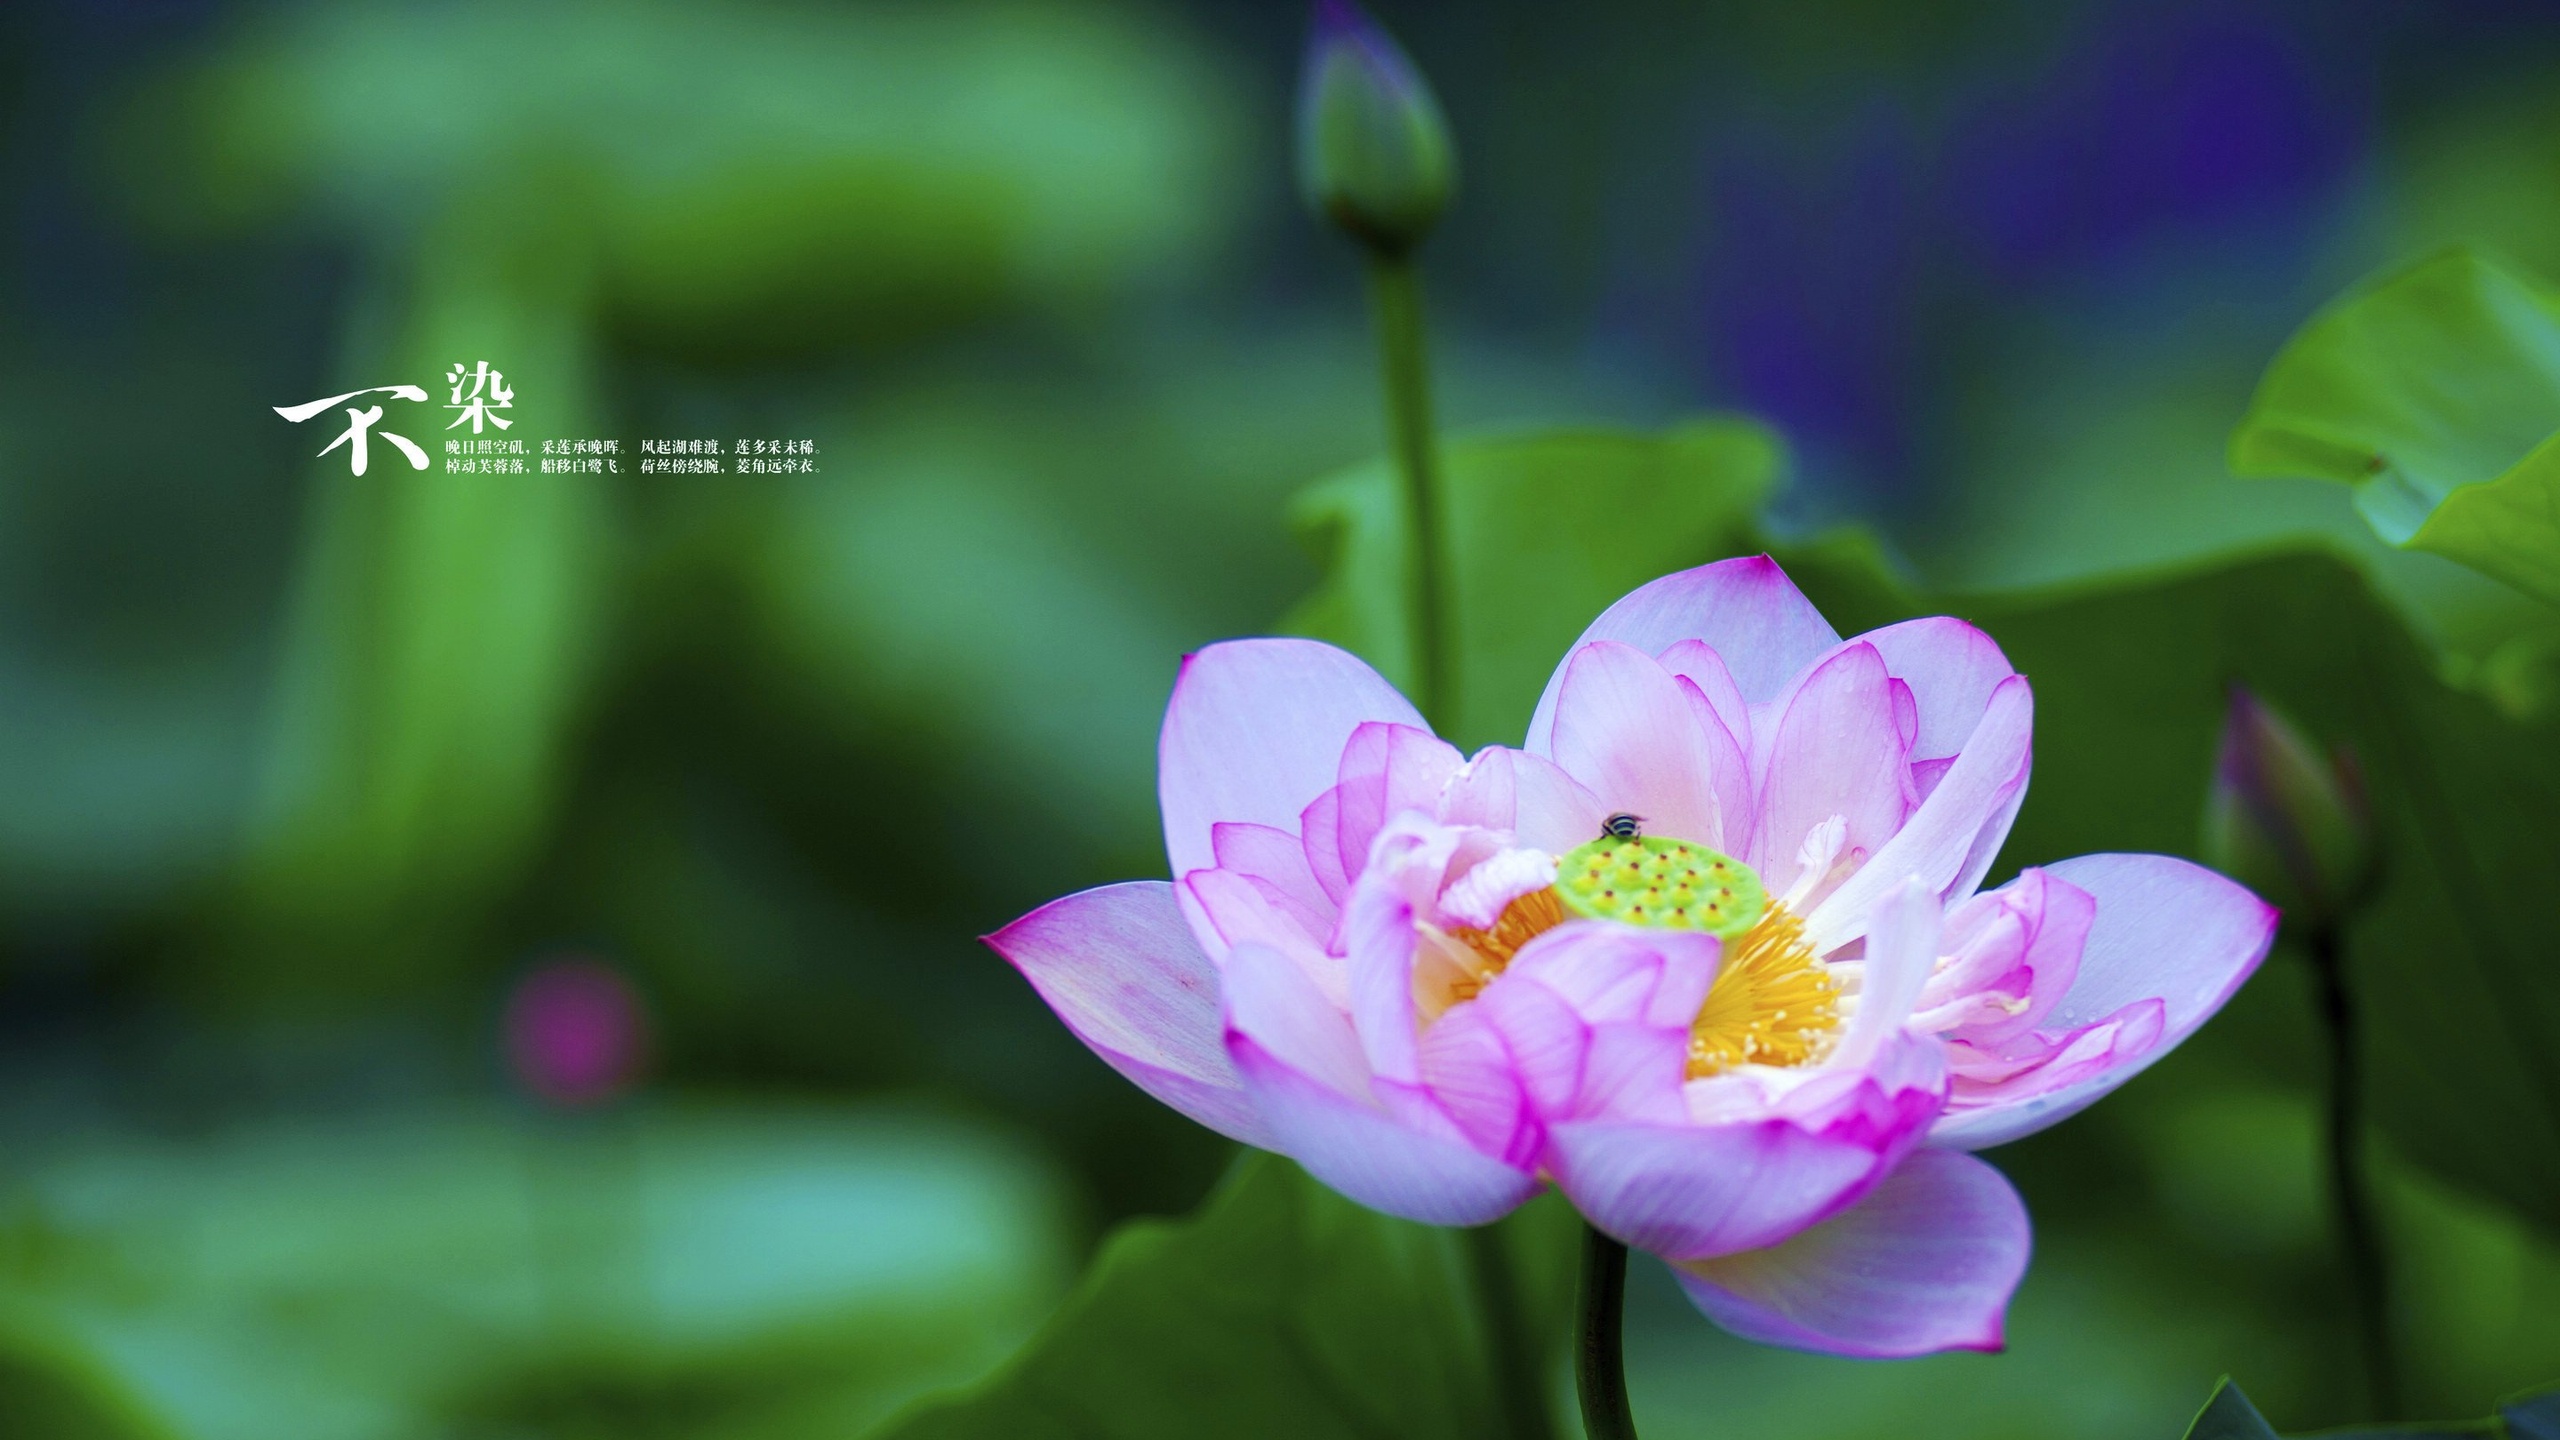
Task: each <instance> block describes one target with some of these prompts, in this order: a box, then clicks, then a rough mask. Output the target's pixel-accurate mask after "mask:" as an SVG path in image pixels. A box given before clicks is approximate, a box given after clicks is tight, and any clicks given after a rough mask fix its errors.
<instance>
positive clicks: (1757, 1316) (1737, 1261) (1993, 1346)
mask: <svg viewBox="0 0 2560 1440" xmlns="http://www.w3.org/2000/svg"><path fill="white" fill-rule="evenodd" d="M2030 1245H2031V1242H2030V1237H2029V1232H2028V1227H2027V1208H2026V1206H2025V1205H2024V1204H2022V1203H2020V1202H2019V1199H2018V1192H2017V1191H2016V1190H2014V1189H2012V1188H2011V1187H2010V1185H2009V1182H2008V1180H2007V1178H2006V1177H2004V1176H2002V1175H2001V1173H2000V1172H1999V1171H1997V1170H1994V1169H1992V1168H1991V1167H1990V1166H1989V1165H1986V1164H1984V1163H1983V1162H1981V1161H1980V1160H1977V1159H1975V1158H1973V1157H1972V1156H1970V1155H1959V1154H1952V1153H1949V1152H1946V1151H1937V1150H1923V1151H1921V1152H1919V1153H1918V1154H1915V1155H1913V1156H1912V1157H1911V1158H1910V1159H1908V1160H1905V1161H1904V1162H1902V1164H1901V1165H1900V1166H1898V1167H1896V1168H1895V1170H1894V1172H1893V1174H1891V1175H1889V1176H1887V1177H1886V1178H1885V1179H1884V1181H1883V1182H1882V1183H1880V1184H1878V1185H1877V1186H1876V1188H1875V1189H1874V1190H1872V1191H1870V1192H1869V1193H1868V1195H1867V1197H1866V1198H1865V1199H1863V1200H1861V1201H1859V1202H1858V1203H1857V1204H1856V1205H1854V1206H1852V1207H1850V1208H1849V1209H1848V1210H1847V1211H1845V1212H1843V1213H1842V1214H1840V1215H1838V1216H1836V1217H1834V1218H1832V1219H1830V1220H1828V1221H1825V1222H1824V1223H1822V1224H1820V1225H1817V1226H1815V1227H1813V1228H1812V1229H1810V1230H1807V1231H1805V1232H1804V1233H1802V1234H1800V1235H1798V1236H1796V1237H1795V1238H1794V1239H1792V1240H1789V1241H1787V1242H1785V1243H1784V1244H1781V1245H1777V1246H1774V1247H1772V1248H1770V1249H1766V1250H1752V1251H1747V1252H1745V1253H1742V1254H1739V1255H1727V1256H1724V1257H1722V1258H1719V1259H1714V1260H1700V1261H1693V1262H1690V1263H1688V1264H1684V1265H1681V1266H1679V1267H1677V1268H1676V1269H1675V1270H1674V1272H1673V1273H1674V1274H1676V1275H1678V1276H1679V1278H1680V1285H1681V1288H1682V1289H1684V1290H1686V1291H1688V1292H1689V1298H1690V1300H1691V1301H1693V1302H1694V1303H1695V1304H1696V1305H1697V1307H1698V1308H1699V1309H1700V1310H1702V1311H1704V1312H1706V1315H1707V1318H1708V1319H1710V1320H1713V1321H1715V1322H1716V1323H1717V1324H1718V1325H1721V1326H1723V1327H1724V1328H1725V1329H1727V1330H1730V1331H1732V1332H1733V1333H1734V1334H1736V1335H1739V1336H1741V1337H1743V1338H1744V1339H1746V1340H1756V1341H1758V1342H1760V1343H1761V1344H1764V1345H1784V1346H1788V1347H1790V1348H1793V1349H1797V1350H1813V1351H1819V1352H1821V1353H1824V1354H1830V1355H1849V1356H1856V1357H1859V1358H1862V1359H1871V1360H1886V1359H1899V1358H1902V1357H1905V1356H1912V1355H1928V1354H1934V1353H1936V1352H1938V1351H1941V1350H1998V1349H2000V1348H2001V1324H2002V1321H2003V1319H2004V1317H2005V1316H2006V1315H2007V1312H2008V1308H2009V1297H2010V1296H2011V1295H2012V1294H2014V1293H2015V1292H2016V1291H2017V1288H2018V1281H2019V1279H2020V1278H2021V1277H2023V1276H2024V1275H2025V1274H2026V1270H2027V1254H2028V1251H2029V1249H2030Z"/></svg>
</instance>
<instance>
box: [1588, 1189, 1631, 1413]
mask: <svg viewBox="0 0 2560 1440" xmlns="http://www.w3.org/2000/svg"><path fill="white" fill-rule="evenodd" d="M1578 1308H1579V1309H1580V1311H1581V1319H1580V1323H1579V1324H1578V1325H1576V1327H1575V1329H1574V1337H1573V1381H1574V1387H1575V1388H1576V1389H1577V1390H1579V1391H1580V1392H1581V1394H1582V1431H1583V1434H1584V1435H1585V1436H1587V1437H1588V1440H1636V1422H1635V1417H1634V1416H1633V1415H1632V1414H1630V1413H1629V1412H1628V1410H1627V1356H1626V1344H1625V1335H1626V1324H1627V1247H1626V1246H1624V1245H1622V1244H1620V1243H1618V1242H1617V1241H1615V1240H1612V1239H1610V1238H1609V1237H1608V1236H1606V1235H1603V1234H1601V1233H1600V1231H1599V1229H1598V1228H1597V1227H1595V1226H1591V1225H1585V1226H1584V1227H1583V1231H1582V1293H1581V1296H1580V1297H1579V1300H1578Z"/></svg>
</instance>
